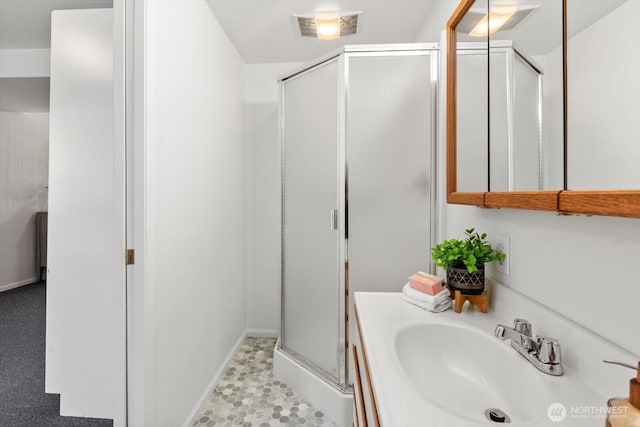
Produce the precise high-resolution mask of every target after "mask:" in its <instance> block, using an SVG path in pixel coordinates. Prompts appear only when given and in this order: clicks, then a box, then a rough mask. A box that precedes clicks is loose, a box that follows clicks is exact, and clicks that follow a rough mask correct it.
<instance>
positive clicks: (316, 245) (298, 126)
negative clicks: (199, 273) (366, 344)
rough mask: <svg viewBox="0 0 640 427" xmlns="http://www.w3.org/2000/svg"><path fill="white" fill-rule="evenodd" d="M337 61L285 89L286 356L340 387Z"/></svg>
mask: <svg viewBox="0 0 640 427" xmlns="http://www.w3.org/2000/svg"><path fill="white" fill-rule="evenodd" d="M337 67H338V65H337V60H333V61H330V62H328V63H324V64H321V65H319V66H316V67H314V68H313V69H311V70H309V71H306V72H304V73H301V74H298V75H296V76H294V77H291V78H289V79H287V80H285V81H283V83H282V114H283V117H282V122H283V129H284V133H283V138H284V140H283V146H282V149H283V152H282V155H283V205H282V209H283V212H282V214H283V224H282V232H283V236H282V238H283V245H282V251H283V253H282V255H283V260H284V261H283V266H282V268H283V287H282V302H283V308H282V310H283V313H282V318H283V321H282V322H283V324H282V337H281V340H282V341H281V343H282V344H281V345H282V348H283V349H284V350H285V351H286V352H287V353H288V354H290V355H292V356H294V357H295V358H296V359H297V360H298V361H301V362H303V363H305V364H306V365H308V367H309V368H310V369H312V370H314V371H316V372H317V373H319V374H320V375H322V376H324V377H326V378H327V379H330V380H332V382H335V383H338V382H339V379H340V377H341V375H340V360H339V354H340V352H339V348H340V335H339V318H340V315H339V306H340V305H339V281H340V275H339V269H338V266H339V265H340V262H339V256H340V251H339V228H340V226H339V218H340V216H341V215H339V214H338V208H339V186H338V177H339V173H338V159H339V156H338V112H337V108H336V105H337V91H338V70H337Z"/></svg>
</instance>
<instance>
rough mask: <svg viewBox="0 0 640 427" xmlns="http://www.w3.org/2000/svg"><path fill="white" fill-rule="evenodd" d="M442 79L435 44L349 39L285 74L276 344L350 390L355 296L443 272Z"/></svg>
mask: <svg viewBox="0 0 640 427" xmlns="http://www.w3.org/2000/svg"><path fill="white" fill-rule="evenodd" d="M437 85H438V47H437V45H436V44H401V45H367V46H345V47H343V48H341V49H339V50H338V51H334V52H332V53H331V54H328V55H326V56H324V57H322V58H319V59H318V60H316V61H314V62H312V63H311V64H308V65H307V66H305V67H302V68H300V69H297V70H294V71H293V72H291V73H290V74H288V75H285V76H283V77H282V78H281V79H280V90H281V107H280V113H281V117H280V118H281V141H282V310H281V316H282V323H281V335H280V341H279V345H278V348H277V351H278V352H280V353H283V354H285V355H286V356H287V357H288V358H289V359H290V360H293V361H295V363H296V364H297V365H300V366H302V367H304V368H305V369H306V370H307V371H310V372H312V373H313V377H315V378H318V379H322V380H324V382H326V383H327V384H329V385H331V386H332V388H334V389H335V390H336V391H338V392H340V393H348V392H349V390H350V380H349V360H348V354H349V351H348V348H349V342H350V341H352V336H353V335H352V333H353V331H352V329H353V326H352V325H351V323H353V319H354V315H353V299H352V296H353V293H354V292H356V291H393V292H398V291H400V290H401V288H402V286H403V285H404V283H405V282H406V281H407V277H408V276H410V275H411V274H412V273H414V272H416V271H418V270H424V271H429V270H432V269H433V266H432V264H431V258H430V254H429V252H430V248H431V246H432V243H433V242H432V241H433V238H434V236H435V219H436V218H435V211H436V210H435V188H436V187H435V167H434V165H435V154H436V153H435V149H436V148H435V147H436V110H437V87H438V86H437ZM274 372H275V371H274ZM350 408H351V407H349V409H350Z"/></svg>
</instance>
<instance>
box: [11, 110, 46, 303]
mask: <svg viewBox="0 0 640 427" xmlns="http://www.w3.org/2000/svg"><path fill="white" fill-rule="evenodd" d="M48 175H49V114H47V113H27V114H25V113H13V112H5V111H0V291H4V290H8V289H13V288H15V287H17V286H21V285H25V284H29V283H33V282H36V281H37V280H38V276H39V272H38V270H39V269H38V267H37V266H36V259H35V250H36V249H35V243H36V237H35V213H36V212H39V211H46V210H47V188H46V187H47V185H48Z"/></svg>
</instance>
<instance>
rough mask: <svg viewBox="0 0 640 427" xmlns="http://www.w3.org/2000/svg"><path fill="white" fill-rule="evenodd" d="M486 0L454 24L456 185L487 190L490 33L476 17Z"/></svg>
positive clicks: (472, 189) (484, 6)
mask: <svg viewBox="0 0 640 427" xmlns="http://www.w3.org/2000/svg"><path fill="white" fill-rule="evenodd" d="M488 3H489V2H488V0H476V1H475V2H474V4H473V6H472V8H471V9H470V10H469V12H467V13H466V14H465V15H463V17H462V20H461V21H460V22H459V23H458V25H457V26H456V46H457V47H456V91H457V104H456V117H457V147H458V150H457V156H456V163H457V188H458V191H461V192H485V191H489V87H488V86H487V81H488V80H487V79H488V78H489V49H488V47H489V36H488V31H487V28H488V27H487V25H488V22H486V21H485V22H484V23H483V22H480V21H479V20H478V19H477V16H478V14H479V13H476V11H478V10H484V11H485V12H484V14H483V15H486V10H487V8H488Z"/></svg>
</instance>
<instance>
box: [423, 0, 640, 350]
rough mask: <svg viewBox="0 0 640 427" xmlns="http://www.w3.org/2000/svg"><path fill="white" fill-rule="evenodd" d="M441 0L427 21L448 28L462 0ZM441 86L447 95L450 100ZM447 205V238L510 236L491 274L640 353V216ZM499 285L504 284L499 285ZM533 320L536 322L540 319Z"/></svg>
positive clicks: (442, 161)
mask: <svg viewBox="0 0 640 427" xmlns="http://www.w3.org/2000/svg"><path fill="white" fill-rule="evenodd" d="M435 3H436V4H440V6H441V7H444V6H445V4H448V6H449V9H450V11H449V14H447V15H446V16H444V15H439V16H436V15H430V17H431V18H432V20H430V21H428V22H427V23H426V24H425V28H433V26H439V28H441V29H442V30H444V28H445V25H446V21H447V20H448V18H449V16H450V14H451V13H452V12H453V10H454V9H455V7H456V5H457V1H456V0H446V1H445V0H441V1H437V2H435ZM437 19H439V20H437ZM441 88H442V89H443V92H442V96H441V98H440V99H441V100H444V99H445V98H444V97H445V94H444V87H443V86H441ZM443 124H444V123H442V122H441V124H440V126H441V127H442V125H443ZM439 149H440V151H439V152H440V153H441V155H440V156H439V162H440V175H439V178H440V183H439V189H440V194H441V198H440V199H441V203H444V199H445V193H444V191H445V175H444V173H445V171H446V163H445V161H446V160H445V157H444V155H442V153H444V151H445V134H444V132H441V133H440V142H439ZM444 211H445V216H446V217H445V218H444V221H443V226H444V227H445V230H446V231H445V236H444V237H443V238H451V237H462V235H463V233H464V229H466V228H469V227H475V228H476V229H478V230H479V231H481V232H487V233H488V234H489V237H490V238H492V237H495V236H497V235H503V236H508V237H510V238H511V250H510V255H511V256H510V268H511V274H510V276H509V277H505V276H503V275H499V274H498V273H497V272H495V271H494V270H493V268H494V267H495V266H492V267H490V268H489V270H488V274H489V275H491V276H494V277H495V278H496V279H497V280H498V281H500V282H502V283H503V284H505V285H506V286H509V287H511V288H513V289H514V290H516V291H518V292H520V293H522V294H523V295H525V296H527V297H529V298H531V299H533V300H534V301H537V302H538V303H540V304H543V305H545V306H547V307H549V308H551V309H553V310H555V311H557V312H558V313H560V314H561V315H563V316H565V317H567V318H569V319H570V320H572V321H574V322H576V323H578V324H580V325H582V326H584V327H585V328H587V329H589V330H591V331H592V332H594V333H596V334H598V335H600V336H602V337H604V338H605V339H608V340H610V341H611V342H612V343H614V344H616V345H618V346H620V347H621V348H623V349H625V350H627V351H629V352H632V353H634V354H635V355H636V357H640V341H639V340H638V334H637V325H638V324H639V323H640V313H639V312H638V310H637V307H636V305H637V301H638V300H640V287H639V286H638V285H637V280H635V279H634V278H633V277H630V275H629V272H630V266H633V265H635V264H637V258H638V257H637V254H638V253H640V241H639V240H638V238H637V236H639V235H640V220H638V219H626V218H609V217H577V216H558V215H556V214H555V213H553V212H536V211H525V210H513V209H499V210H498V209H481V208H476V207H471V206H459V205H445V206H444ZM494 291H495V292H500V287H499V286H498V287H496V288H495V289H494ZM529 320H530V321H531V322H532V323H533V324H534V328H535V323H536V319H529ZM534 332H535V331H534ZM571 351H576V350H575V349H571ZM577 351H579V349H578V350H577Z"/></svg>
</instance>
